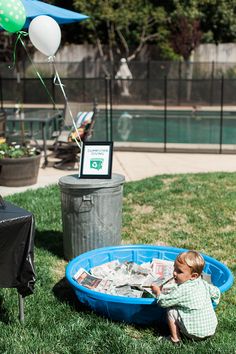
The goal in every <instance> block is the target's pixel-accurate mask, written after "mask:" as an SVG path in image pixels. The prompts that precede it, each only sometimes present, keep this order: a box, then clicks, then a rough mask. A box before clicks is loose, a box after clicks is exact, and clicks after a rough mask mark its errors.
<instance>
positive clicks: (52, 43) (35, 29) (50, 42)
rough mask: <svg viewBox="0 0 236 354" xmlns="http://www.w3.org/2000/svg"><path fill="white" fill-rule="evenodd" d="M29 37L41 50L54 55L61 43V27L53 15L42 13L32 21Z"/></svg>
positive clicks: (48, 54)
mask: <svg viewBox="0 0 236 354" xmlns="http://www.w3.org/2000/svg"><path fill="white" fill-rule="evenodd" d="M29 37H30V40H31V42H32V43H33V45H34V46H35V47H36V48H37V49H38V50H39V51H40V52H42V53H43V54H45V55H47V56H52V55H54V54H55V53H56V51H57V49H58V47H59V45H60V43H61V29H60V27H59V25H58V23H57V22H56V21H55V20H54V19H53V18H52V17H50V16H46V15H41V16H37V17H35V18H34V19H33V20H32V21H31V23H30V25H29Z"/></svg>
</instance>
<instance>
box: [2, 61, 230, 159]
mask: <svg viewBox="0 0 236 354" xmlns="http://www.w3.org/2000/svg"><path fill="white" fill-rule="evenodd" d="M167 64H168V65H167ZM205 64H206V63H205ZM208 64H209V67H208V69H206V66H204V68H205V69H204V70H203V69H202V68H203V67H202V66H199V65H198V66H194V67H192V69H191V70H189V68H188V70H187V68H184V67H183V65H182V66H181V65H179V64H178V65H177V64H176V67H174V68H173V63H172V64H171V65H172V66H171V65H170V64H169V63H166V62H165V63H162V64H161V63H160V62H158V66H157V65H152V63H150V62H149V64H148V65H146V66H145V70H144V66H143V65H141V64H140V65H136V66H135V65H134V66H133V67H131V65H130V67H131V71H132V74H133V78H132V79H115V75H113V74H112V75H109V76H106V77H104V76H98V75H102V74H101V72H100V71H99V70H98V71H97V73H96V72H93V73H91V72H90V74H91V77H89V75H90V74H89V71H88V70H87V69H85V65H84V64H83V65H82V64H81V63H77V67H76V64H75V63H74V65H72V64H70V65H69V66H68V63H67V64H66V63H64V64H63V63H58V64H57V66H58V71H59V74H60V77H61V81H62V83H63V85H64V88H65V91H66V94H67V97H68V99H69V101H71V102H92V101H93V100H94V99H95V100H96V102H97V104H98V116H97V119H96V124H95V128H94V135H93V140H107V141H108V140H113V141H115V142H122V144H123V145H125V143H126V145H127V144H128V143H139V144H140V146H141V145H142V144H141V143H143V144H146V143H147V144H152V146H153V147H154V146H155V147H156V148H157V149H159V150H160V151H170V150H171V149H177V148H178V149H179V150H181V149H183V150H184V149H185V148H187V149H193V150H194V151H202V150H203V148H205V150H208V151H209V150H214V151H217V152H220V153H221V152H235V151H236V75H235V74H234V68H233V66H232V63H231V66H230V67H228V66H225V67H224V70H223V69H221V70H220V69H219V68H218V69H217V68H216V64H215V65H213V63H211V65H210V63H208ZM40 65H41V66H42V67H43V69H42V68H41V76H42V77H43V81H44V84H45V86H46V87H47V90H46V89H45V87H44V85H42V82H41V80H39V78H38V77H35V76H36V75H35V74H34V75H33V73H32V68H30V69H29V68H27V69H26V68H24V70H22V71H21V72H18V74H16V73H15V72H11V74H9V72H8V71H7V70H1V77H0V98H1V105H2V106H4V104H6V103H14V102H15V103H17V102H18V103H19V102H21V103H22V104H23V105H24V104H25V105H27V104H52V105H53V104H63V103H64V97H63V95H62V92H61V89H60V87H59V86H58V85H55V84H54V77H53V76H52V74H51V72H49V71H48V72H47V73H45V71H46V70H45V67H46V66H45V65H47V63H43V64H37V67H38V68H39V69H40ZM81 65H82V69H83V70H82V71H81ZM86 65H88V64H86ZM132 65H133V64H132ZM91 67H93V66H92V64H91ZM226 67H227V70H226ZM235 67H236V64H235ZM86 68H87V67H86ZM155 68H156V71H155V70H154V69H155ZM163 68H164V69H163ZM200 68H201V70H200ZM39 69H38V70H39ZM42 73H44V75H43V74H42ZM229 73H231V74H229ZM82 74H83V76H82V77H81V76H80V75H82ZM33 76H34V77H33ZM79 76H80V77H79ZM190 76H191V78H189V77H190ZM47 91H48V92H49V93H50V95H49V94H48V92H47ZM49 96H50V97H51V98H50V97H49ZM129 146H131V144H130V145H129ZM143 146H144V145H143ZM146 146H147V145H146Z"/></svg>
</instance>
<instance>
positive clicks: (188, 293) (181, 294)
mask: <svg viewBox="0 0 236 354" xmlns="http://www.w3.org/2000/svg"><path fill="white" fill-rule="evenodd" d="M219 300H220V290H219V289H218V288H217V287H216V286H214V285H211V284H208V283H207V282H206V281H205V280H203V279H202V278H201V277H199V278H197V279H195V280H188V281H186V282H184V283H182V284H179V285H176V286H175V287H174V288H173V289H172V290H171V291H170V293H168V294H163V293H162V294H161V295H160V296H159V298H158V299H157V302H158V304H159V305H160V306H161V307H172V308H175V309H177V310H178V312H179V315H180V317H181V320H182V324H183V325H184V327H185V328H186V331H187V333H189V334H191V335H194V336H196V337H199V338H204V337H206V336H211V335H213V334H214V333H215V330H216V326H217V318H216V314H215V311H214V309H213V306H212V301H213V302H214V303H216V304H218V302H219Z"/></svg>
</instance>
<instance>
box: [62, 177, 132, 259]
mask: <svg viewBox="0 0 236 354" xmlns="http://www.w3.org/2000/svg"><path fill="white" fill-rule="evenodd" d="M124 181H125V178H124V176H122V175H119V174H113V175H112V178H111V179H80V178H79V177H78V175H77V174H74V175H69V176H64V177H61V178H60V179H59V186H60V190H61V210H62V225H63V247H64V256H65V258H66V259H68V260H69V259H72V258H74V257H76V256H78V255H79V254H81V253H84V252H86V251H90V250H92V249H95V248H99V247H106V246H113V245H119V244H120V242H121V225H122V199H123V184H124Z"/></svg>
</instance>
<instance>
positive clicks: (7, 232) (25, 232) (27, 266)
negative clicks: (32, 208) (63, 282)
mask: <svg viewBox="0 0 236 354" xmlns="http://www.w3.org/2000/svg"><path fill="white" fill-rule="evenodd" d="M34 284H35V271H34V217H33V215H32V214H31V213H30V212H28V211H27V210H24V209H22V208H19V207H18V206H16V205H14V204H11V203H9V202H5V207H4V206H3V205H1V204H0V287H1V288H16V289H17V291H18V294H19V317H20V321H23V320H24V302H23V298H24V297H25V296H27V295H30V294H33V291H34Z"/></svg>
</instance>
